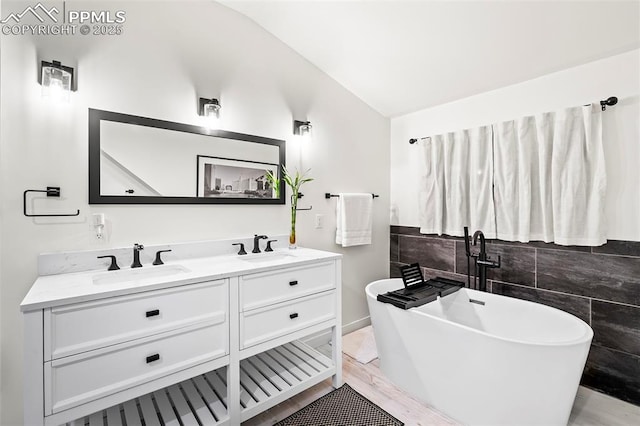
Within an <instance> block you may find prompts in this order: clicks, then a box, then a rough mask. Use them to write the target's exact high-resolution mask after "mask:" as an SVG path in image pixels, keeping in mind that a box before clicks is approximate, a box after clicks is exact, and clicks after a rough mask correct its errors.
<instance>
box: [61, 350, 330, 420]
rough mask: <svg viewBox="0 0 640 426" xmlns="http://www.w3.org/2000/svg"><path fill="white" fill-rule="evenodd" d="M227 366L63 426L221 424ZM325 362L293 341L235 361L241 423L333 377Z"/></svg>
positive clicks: (225, 413) (319, 356)
mask: <svg viewBox="0 0 640 426" xmlns="http://www.w3.org/2000/svg"><path fill="white" fill-rule="evenodd" d="M226 369H227V367H222V368H219V369H218V370H215V371H210V372H208V373H205V374H202V375H199V376H196V377H193V378H191V379H188V380H185V381H183V382H180V383H178V384H175V385H171V386H169V387H167V388H164V389H160V390H158V391H155V392H152V393H149V394H146V395H144V396H141V397H139V398H135V399H132V400H130V401H127V402H125V403H123V404H120V405H118V406H115V407H111V408H108V409H106V410H103V411H101V412H98V413H94V414H92V415H90V416H87V417H85V418H83V419H79V420H76V421H74V422H71V423H67V424H66V425H67V426H94V425H100V426H106V425H108V426H116V425H117V426H134V425H140V426H141V425H145V426H155V425H157V426H160V425H166V426H174V425H175V426H180V425H201V426H222V425H226V424H228V421H229V416H228V412H227V405H228V401H227V398H228V397H227V395H228V393H227V385H226V380H227V371H226ZM334 373H335V366H334V365H333V363H332V361H331V359H330V358H328V357H326V356H325V355H323V354H321V353H320V352H318V351H316V350H315V349H312V348H311V347H309V346H307V345H306V344H304V343H302V342H299V341H294V342H291V343H287V344H284V345H282V346H278V347H276V348H273V349H270V350H268V351H266V352H262V353H260V354H257V355H254V356H252V357H250V358H247V359H244V360H242V361H241V362H240V407H241V417H242V420H243V421H244V420H247V419H249V418H251V417H253V416H255V415H256V414H258V413H260V412H262V411H264V410H266V409H268V408H270V407H272V406H274V405H276V404H279V403H280V402H282V401H284V400H286V399H288V398H290V397H291V396H293V395H295V394H296V393H298V392H300V391H301V390H304V389H306V388H308V387H311V386H313V385H314V384H316V383H318V382H320V381H322V380H324V379H326V378H328V377H330V376H332V375H333V374H334Z"/></svg>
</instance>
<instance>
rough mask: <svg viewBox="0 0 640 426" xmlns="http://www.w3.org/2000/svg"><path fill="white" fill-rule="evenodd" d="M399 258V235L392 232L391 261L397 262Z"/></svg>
mask: <svg viewBox="0 0 640 426" xmlns="http://www.w3.org/2000/svg"><path fill="white" fill-rule="evenodd" d="M398 258H399V252H398V235H397V234H391V244H389V261H391V262H397V261H398Z"/></svg>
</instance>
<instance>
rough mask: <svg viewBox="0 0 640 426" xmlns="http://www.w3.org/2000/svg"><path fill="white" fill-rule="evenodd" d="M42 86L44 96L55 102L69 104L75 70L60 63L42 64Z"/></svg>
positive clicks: (44, 62)
mask: <svg viewBox="0 0 640 426" xmlns="http://www.w3.org/2000/svg"><path fill="white" fill-rule="evenodd" d="M40 84H41V85H42V96H43V97H45V98H51V99H53V100H55V101H60V102H69V99H70V94H71V91H72V90H74V88H73V84H74V81H73V68H71V67H67V66H65V65H62V64H61V63H60V62H59V61H52V62H46V61H42V62H41V63H40Z"/></svg>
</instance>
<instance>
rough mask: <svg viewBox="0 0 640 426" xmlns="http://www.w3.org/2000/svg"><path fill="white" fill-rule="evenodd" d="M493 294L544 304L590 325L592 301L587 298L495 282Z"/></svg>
mask: <svg viewBox="0 0 640 426" xmlns="http://www.w3.org/2000/svg"><path fill="white" fill-rule="evenodd" d="M492 293H497V294H502V295H503V296H510V297H516V298H518V299H524V300H529V301H531V302H537V303H542V304H543V305H548V306H553V307H554V308H558V309H561V310H563V311H565V312H569V313H570V314H573V315H575V316H577V317H578V318H580V319H581V320H583V321H584V322H586V323H589V307H590V305H591V301H590V300H589V299H588V298H586V297H578V296H570V295H567V294H562V293H553V292H550V291H545V290H540V289H537V288H530V287H523V286H519V285H510V284H505V283H499V282H494V283H493V287H492Z"/></svg>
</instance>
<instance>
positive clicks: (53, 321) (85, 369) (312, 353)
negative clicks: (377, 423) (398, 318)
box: [22, 252, 341, 426]
mask: <svg viewBox="0 0 640 426" xmlns="http://www.w3.org/2000/svg"><path fill="white" fill-rule="evenodd" d="M318 253H323V252H318ZM245 263H246V265H245ZM248 264H249V263H248V262H242V263H238V265H239V267H238V270H237V271H231V272H227V273H226V274H217V275H212V273H211V271H206V270H204V271H202V272H201V274H202V279H198V278H197V276H196V275H193V276H191V277H190V279H189V280H188V282H187V283H185V282H184V280H183V281H175V282H170V281H169V282H163V283H162V285H161V286H160V287H159V288H158V287H157V286H151V287H150V288H149V289H148V290H147V291H144V289H141V288H136V287H132V288H131V291H119V292H117V294H115V295H113V294H112V293H107V294H106V295H103V294H101V293H96V294H95V295H93V296H92V297H83V298H81V299H80V300H79V301H78V300H77V299H73V298H70V301H71V302H70V303H64V302H63V301H61V300H59V299H58V300H52V301H51V302H50V303H49V304H48V303H47V301H46V300H45V299H43V298H42V297H41V298H40V299H41V300H39V301H38V303H37V304H28V303H26V302H27V301H28V300H29V295H28V297H27V298H25V302H23V306H22V310H23V312H24V319H25V329H24V331H25V355H24V362H25V366H24V368H25V384H24V387H25V388H24V398H25V424H26V425H38V426H41V425H61V424H70V425H85V424H88V425H93V424H100V425H103V424H108V425H112V424H113V425H122V424H131V425H133V424H146V425H156V424H157V425H160V424H172V423H171V422H172V421H175V422H176V423H175V424H198V423H199V424H204V425H239V424H240V423H241V422H242V421H244V420H247V419H249V418H251V417H253V416H254V415H256V414H258V413H260V412H262V411H264V410H266V409H268V408H270V407H272V406H274V405H276V404H278V403H280V402H282V401H284V400H286V399H287V398H290V397H291V396H293V395H294V394H296V393H298V392H300V391H302V390H304V389H306V388H308V387H310V386H312V385H314V384H316V383H318V382H320V381H322V380H325V379H327V378H329V377H333V382H334V385H336V386H338V385H340V384H341V343H340V322H341V321H340V303H341V302H340V287H341V285H340V280H341V273H340V268H341V262H340V258H339V256H338V255H333V256H320V258H319V259H314V260H308V259H305V261H304V262H289V263H287V264H285V265H281V266H278V267H275V266H273V267H267V268H265V267H255V266H247V265H248ZM193 269H195V268H193ZM194 276H195V278H194ZM214 277H215V278H214ZM60 278H61V279H62V278H63V277H62V275H61V276H60ZM74 279H78V278H77V277H76V278H74ZM37 284H38V282H36V284H34V287H36V285H37ZM92 285H95V284H92ZM32 291H33V288H32ZM25 306H26V307H25ZM34 306H36V307H37V309H35V308H34ZM326 332H329V333H331V340H332V354H331V355H328V356H327V355H324V354H321V353H319V352H318V351H316V350H315V349H313V348H311V347H310V346H308V345H307V344H305V343H304V341H305V340H308V338H309V337H310V336H313V335H317V334H319V333H320V334H322V333H326Z"/></svg>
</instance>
